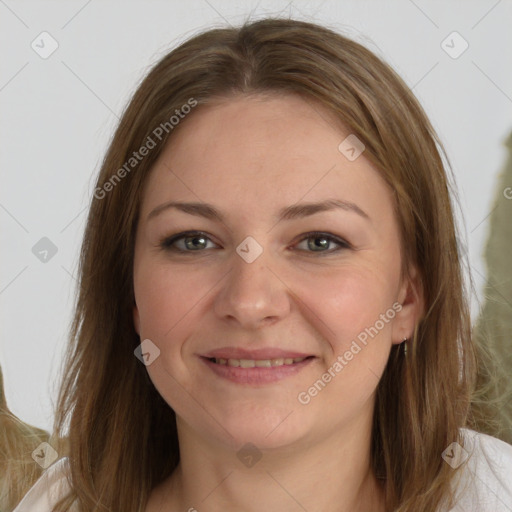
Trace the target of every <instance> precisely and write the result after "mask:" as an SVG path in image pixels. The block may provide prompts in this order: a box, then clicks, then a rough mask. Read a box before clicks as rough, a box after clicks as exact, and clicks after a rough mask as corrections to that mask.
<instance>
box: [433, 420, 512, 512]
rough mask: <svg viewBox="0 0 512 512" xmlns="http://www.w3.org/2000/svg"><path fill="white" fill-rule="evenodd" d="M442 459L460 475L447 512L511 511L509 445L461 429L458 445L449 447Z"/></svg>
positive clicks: (510, 450)
mask: <svg viewBox="0 0 512 512" xmlns="http://www.w3.org/2000/svg"><path fill="white" fill-rule="evenodd" d="M443 459H444V460H445V461H446V462H447V463H448V464H450V465H451V466H452V467H453V468H454V469H457V470H458V472H459V474H458V475H457V477H456V479H455V482H454V490H455V497H456V506H455V508H453V509H451V511H450V512H452V511H453V512H459V511H460V512H462V511H464V512H482V511H488V510H492V511H493V512H510V511H512V445H509V444H507V443H505V442H504V441H501V440H500V439H497V438H495V437H492V436H489V435H487V434H481V433H479V432H475V431H474V430H469V429H461V444H458V443H453V446H452V445H450V447H448V448H447V450H445V452H444V453H443ZM459 466H460V467H459Z"/></svg>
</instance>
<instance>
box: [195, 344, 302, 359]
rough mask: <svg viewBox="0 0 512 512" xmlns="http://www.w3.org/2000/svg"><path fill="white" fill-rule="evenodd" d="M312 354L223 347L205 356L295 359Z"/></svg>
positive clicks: (272, 349)
mask: <svg viewBox="0 0 512 512" xmlns="http://www.w3.org/2000/svg"><path fill="white" fill-rule="evenodd" d="M311 355H312V354H304V353H302V352H294V351H291V350H282V349H280V348H258V349H252V350H247V349H244V348H237V347H223V348H218V349H215V350H212V351H210V352H208V353H207V354H203V357H207V358H210V359H212V358H215V359H250V360H258V359H260V360H263V359H294V358H297V357H309V356H311Z"/></svg>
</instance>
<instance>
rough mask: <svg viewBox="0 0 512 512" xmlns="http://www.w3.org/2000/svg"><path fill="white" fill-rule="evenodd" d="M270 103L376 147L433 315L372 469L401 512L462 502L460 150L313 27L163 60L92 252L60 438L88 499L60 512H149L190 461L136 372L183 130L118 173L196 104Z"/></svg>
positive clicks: (467, 354)
mask: <svg viewBox="0 0 512 512" xmlns="http://www.w3.org/2000/svg"><path fill="white" fill-rule="evenodd" d="M267 92H269V93H277V94H297V95H300V96H301V97H302V98H304V99H305V100H306V101H310V102H315V104H318V105H322V106H323V107H324V108H325V109H326V110H327V111H330V112H332V113H333V114H334V115H335V116H336V117H337V118H338V119H339V120H340V122H341V123H342V124H343V126H345V127H347V128H348V129H349V130H350V133H352V134H355V135H356V136H357V137H358V138H359V139H360V140H361V141H363V142H364V144H365V146H366V150H365V153H364V155H365V156H366V158H368V159H369V160H370V162H371V163H372V164H374V166H375V167H376V168H377V169H378V170H379V171H380V173H381V175H382V176H383V178H384V179H385V180H386V182H387V183H388V184H389V186H390V188H391V190H392V191H393V194H394V199H395V209H396V214H397V219H398V222H399V227H400V232H401V251H402V262H403V275H404V276H406V275H407V274H408V271H409V269H410V266H411V265H415V266H416V267H417V269H418V271H419V275H420V278H421V282H422V287H423V294H424V301H425V309H426V311H425V314H424V315H423V318H422V319H421V320H420V321H419V322H418V324H417V326H416V328H415V332H414V335H413V338H412V339H411V340H409V343H408V346H409V348H408V353H407V355H405V354H404V353H403V346H394V347H393V348H392V351H391V354H390V358H389V362H388V365H387V367H386V370H385V372H384V374H383V376H382V379H381V381H380V383H379V385H378V388H377V398H376V409H375V415H374V425H373V438H372V465H373V470H374V472H375V474H376V476H377V477H378V478H381V479H383V480H385V493H386V508H387V510H396V511H399V512H406V511H407V512H413V511H414V512H420V511H428V512H431V511H433V510H436V509H437V507H438V506H440V504H441V503H443V502H444V501H445V500H447V499H448V498H449V497H450V483H451V479H452V478H453V475H454V474H455V473H456V472H455V471H454V470H453V469H452V468H451V467H450V466H448V464H446V463H444V462H443V460H442V458H441V454H442V452H443V450H444V449H445V448H446V447H447V446H448V445H449V444H450V443H451V442H453V441H460V442H462V439H461V437H460V431H459V429H460V427H463V426H464V425H466V418H467V415H468V410H469V406H470V395H471V390H472V386H473V382H474V378H475V371H476V370H475V367H476V365H475V355H474V352H475V351H474V347H473V345H472V341H471V332H470V321H469V312H468V305H467V302H466V300H467V299H466V295H467V294H466V293H465V290H464V282H463V278H462V275H461V268H460V261H459V252H458V247H457V242H456V228H455V225H454V220H453V217H454V216H453V211H452V203H451V198H450V193H449V189H450V184H449V182H448V180H447V174H446V172H445V168H444V165H443V162H442V159H441V156H440V155H441V154H444V153H445V152H444V149H443V148H442V145H441V143H440V141H439V140H438V137H437V135H436V134H435V132H434V129H433V128H432V126H431V124H430V122H429V120H428V119H427V116H426V115H425V113H424V111H423V109H422V108H421V106H420V104H419V103H418V101H417V100H416V98H415V97H414V95H413V94H412V92H411V91H410V90H409V89H408V87H407V86H406V84H405V83H404V82H403V80H402V79H401V78H400V77H399V76H398V75H397V74H396V73H395V72H394V71H393V70H392V69H391V68H390V66H388V65H387V64H386V63H384V62H383V61H382V60H381V59H380V58H378V57H377V56H376V55H374V54H373V53H372V52H371V51H369V50H368V49H366V48H365V47H364V46H362V45H361V44H358V43H357V42H354V41H352V40H350V39H348V38H346V37H344V36H342V35H340V34H338V33H336V32H334V31H331V30H330V29H328V28H325V27H321V26H318V25H315V24H312V23H306V22H301V21H295V20H289V19H264V20H260V21H256V22H253V23H246V24H245V25H244V26H242V27H240V28H222V29H214V30H209V31H207V32H205V33H202V34H199V35H197V36H195V37H193V38H191V39H189V40H188V41H186V42H185V43H183V44H182V45H181V46H179V47H178V48H176V49H174V50H173V51H171V52H170V53H169V54H167V55H166V56H165V57H163V58H162V59H161V60H160V61H159V62H158V63H157V64H156V65H155V66H154V67H153V69H152V70H151V71H150V72H149V74H148V75H147V77H146V78H145V79H144V80H143V81H142V83H141V84H140V86H139V87H138V89H137V91H136V92H135V94H134V96H133V98H132V100H131V102H130V103H129V105H128V107H127V109H126V111H125V112H124V114H123V116H122V118H121V121H120V123H119V126H118V128H117V130H116V132H115V135H114V137H113V140H112V142H111V144H110V147H109V149H108V151H107V154H106V156H105V159H104V161H103V165H102V168H101V171H100V175H99V177H98V181H97V187H98V188H97V189H96V190H97V191H98V193H97V194H96V197H94V198H93V199H92V203H91V206H90V211H89V217H88V221H87V226H86V230H85V236H84V240H83V246H82V252H81V259H80V268H79V276H80V289H79V293H78V296H77V302H76V312H75V318H74V323H73V327H72V332H71V340H70V346H69V351H68V354H67V357H66V361H65V374H64V380H63V385H62V388H61V394H60V397H59V401H58V411H57V418H56V426H55V428H56V433H59V434H65V433H66V432H65V427H66V424H67V422H69V433H68V435H69V440H70V467H71V482H72V486H73V488H74V490H73V492H72V494H71V495H70V496H69V497H68V498H69V499H68V500H67V501H66V500H63V502H62V503H61V504H63V505H64V507H63V508H58V510H68V507H69V504H70V503H71V501H72V500H73V499H77V500H78V503H80V505H81V510H83V511H87V512H89V511H93V510H109V511H126V512H129V511H132V512H136V511H137V512H142V511H143V510H144V507H145V504H146V502H147V499H148V496H149V493H150V491H151V489H152V488H153V487H154V486H156V485H157V484H158V483H160V482H161V481H162V480H164V479H165V478H166V477H168V476H169V475H170V474H171V473H172V471H173V470H174V469H175V467H176V466H177V464H178V461H179V451H178V441H177V435H176V426H175V414H174V412H173V410H172V409H171V408H170V407H169V406H168V405H167V403H166V402H165V401H164V400H163V399H162V397H161V396H160V395H159V394H158V392H157V391H156V389H155V388H154V386H153V385H152V383H151V381H150V379H149V377H148V375H147V372H146V370H145V367H144V366H143V365H142V364H141V363H140V362H139V361H138V359H137V358H136V357H134V353H133V352H134V349H135V348H136V347H137V346H138V344H139V343H140V339H139V338H138V336H137V334H136V332H135V330H134V326H133V319H132V308H133V305H134V291H133V268H132V267H133V252H134V237H135V229H136V225H137V221H138V214H139V207H140V204H141V197H142V194H143V191H144V184H145V183H146V181H147V178H148V175H149V173H150V171H151V169H152V166H153V164H154V162H155V161H156V159H157V157H158V156H159V154H160V153H161V150H162V148H163V146H164V144H165V142H166V140H167V139H168V137H170V136H172V131H173V130H171V129H169V130H168V131H166V134H165V137H162V140H161V141H160V142H159V144H157V147H155V148H154V149H152V150H151V151H150V152H149V153H148V154H147V156H146V157H145V158H144V159H142V160H141V161H140V162H138V163H137V165H136V168H135V169H133V170H131V172H130V174H129V176H127V175H126V174H127V172H128V171H126V172H124V173H121V174H122V176H120V174H119V172H118V170H119V169H121V168H122V167H123V166H125V165H126V162H127V161H129V159H130V157H131V156H132V154H133V152H134V151H137V150H138V149H139V148H140V147H141V145H142V144H144V142H145V141H147V140H148V137H150V136H151V135H152V133H154V130H155V128H156V127H158V126H161V125H162V123H164V122H166V121H167V120H169V119H170V118H171V117H172V115H173V114H174V112H175V110H176V109H180V108H181V107H182V106H183V105H185V104H187V103H189V104H190V100H191V99H194V100H196V101H197V102H198V104H199V106H198V107H196V110H197V109H200V108H201V107H200V105H201V104H206V103H208V102H211V101H213V100H214V99H215V98H218V97H224V98H229V97H232V96H233V95H235V94H259V93H267ZM181 122H182V123H183V122H186V119H185V120H183V121H181ZM178 129H179V127H178ZM125 170H126V167H125ZM116 173H117V177H118V178H119V179H115V180H114V181H113V177H114V175H115V174H116ZM107 182H110V183H111V186H108V187H106V186H105V185H106V184H107ZM459 351H460V353H459Z"/></svg>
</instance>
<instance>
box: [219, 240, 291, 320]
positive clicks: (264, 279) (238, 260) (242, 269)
mask: <svg viewBox="0 0 512 512" xmlns="http://www.w3.org/2000/svg"><path fill="white" fill-rule="evenodd" d="M231 260H232V261H231V262H230V263H231V270H230V271H229V272H228V273H227V275H226V277H225V279H224V280H222V286H221V289H220V290H219V292H218V294H217V295H216V297H215V302H214V310H215V313H216V315H217V316H218V317H219V318H222V319H223V320H227V321H230V322H232V323H237V324H238V325H239V326H241V327H245V328H252V329H254V328H258V327H261V326H263V325H268V324H269V323H274V322H276V321H278V320H279V319H281V318H284V317H285V316H286V315H287V314H288V313H289V312H290V297H291V295H290V291H289V289H288V287H287V285H286V284H285V282H284V281H283V280H282V279H280V277H279V272H278V271H276V268H277V265H276V264H275V262H273V261H272V257H271V255H270V254H268V252H267V251H265V250H263V253H262V254H260V256H259V257H258V258H257V259H256V260H254V261H253V262H252V263H248V262H247V261H246V260H244V258H242V257H241V256H239V254H238V253H236V252H234V253H233V257H232V258H231Z"/></svg>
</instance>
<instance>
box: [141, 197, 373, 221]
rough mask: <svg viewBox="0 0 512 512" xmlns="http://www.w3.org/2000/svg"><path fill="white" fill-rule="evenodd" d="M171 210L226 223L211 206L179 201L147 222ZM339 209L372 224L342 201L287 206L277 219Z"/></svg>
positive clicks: (160, 208) (159, 208)
mask: <svg viewBox="0 0 512 512" xmlns="http://www.w3.org/2000/svg"><path fill="white" fill-rule="evenodd" d="M171 208H174V209H177V210H179V211H182V212H185V213H188V214H190V215H196V216H198V217H205V218H207V219H210V220H216V221H219V222H224V220H225V219H224V215H223V214H222V213H221V212H220V211H219V210H217V209H216V208H215V207H214V206H213V205H211V204H208V203H185V202H179V201H169V202H167V203H164V204H161V205H160V206H157V207H156V208H155V209H154V210H152V211H151V212H150V213H149V215H148V217H147V220H148V221H149V220H151V219H153V218H154V217H156V216H157V215H159V214H160V213H162V212H163V211H165V210H168V209H171ZM338 208H339V209H342V210H345V211H349V212H354V213H356V214H357V215H359V216H361V217H363V218H364V219H366V220H368V221H370V222H371V219H370V216H369V215H368V214H367V213H366V212H365V211H364V210H362V209H361V208H359V206H357V205H356V204H355V203H351V202H350V201H344V200H342V199H326V200H325V201H320V202H318V203H299V204H294V205H291V206H286V207H285V208H282V209H281V210H279V212H278V213H277V216H276V217H277V220H278V221H281V220H293V219H300V218H304V217H308V216H310V215H314V214H315V213H320V212H326V211H331V210H334V209H338Z"/></svg>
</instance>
